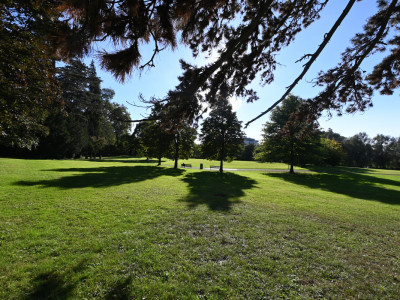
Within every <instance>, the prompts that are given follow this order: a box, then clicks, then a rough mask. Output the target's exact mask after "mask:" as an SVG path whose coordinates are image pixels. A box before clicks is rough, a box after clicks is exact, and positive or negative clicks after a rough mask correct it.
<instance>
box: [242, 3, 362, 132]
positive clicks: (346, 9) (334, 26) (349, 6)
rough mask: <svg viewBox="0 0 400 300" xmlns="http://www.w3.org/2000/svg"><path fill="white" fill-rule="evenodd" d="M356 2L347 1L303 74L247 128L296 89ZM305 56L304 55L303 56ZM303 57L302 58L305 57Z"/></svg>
mask: <svg viewBox="0 0 400 300" xmlns="http://www.w3.org/2000/svg"><path fill="white" fill-rule="evenodd" d="M355 2H356V0H350V1H349V3H347V6H346V7H345V9H344V10H343V12H342V13H341V15H340V16H339V18H338V19H337V20H336V22H335V24H334V25H333V26H332V28H331V30H330V31H329V32H328V34H326V35H325V36H324V40H323V42H322V44H321V45H320V46H319V47H318V49H317V51H315V52H314V54H312V55H311V58H310V60H309V61H308V62H307V63H306V64H305V67H304V69H303V71H302V72H301V74H300V75H299V76H298V77H297V78H296V79H295V80H294V81H293V83H292V84H291V85H290V86H289V87H288V89H287V90H286V92H285V93H284V94H283V95H282V97H281V98H280V99H279V100H278V101H276V102H275V103H274V104H272V105H271V106H270V107H269V108H268V109H267V110H266V111H263V112H262V113H261V114H259V115H258V116H257V117H255V118H254V119H252V120H250V121H248V122H247V123H246V124H245V128H247V126H249V125H250V124H251V123H253V122H254V121H256V120H258V119H259V118H261V117H262V116H264V115H265V114H267V113H269V112H270V111H271V110H272V109H274V108H275V107H276V106H277V105H278V104H279V103H281V102H282V101H283V99H285V98H286V97H287V96H288V95H289V94H290V92H291V91H292V90H293V89H294V87H295V86H296V85H297V84H298V83H299V81H300V80H301V79H302V78H303V77H304V75H305V74H306V73H307V71H308V70H309V69H310V67H311V65H312V64H313V63H314V62H315V60H316V59H317V58H318V56H319V55H320V54H321V52H322V50H324V48H325V46H326V45H327V44H328V43H329V41H330V39H331V38H332V36H333V34H334V33H335V31H336V30H337V29H338V28H339V26H340V24H341V23H342V21H343V20H344V19H345V18H346V16H347V14H348V13H349V11H350V9H351V8H352V6H353V5H354V3H355ZM303 58H304V57H303ZM303 58H302V59H303Z"/></svg>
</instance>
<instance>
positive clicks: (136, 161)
mask: <svg viewBox="0 0 400 300" xmlns="http://www.w3.org/2000/svg"><path fill="white" fill-rule="evenodd" d="M87 161H90V162H104V163H106V162H112V163H116V162H119V163H127V164H158V159H149V160H147V159H145V158H144V159H115V158H102V159H94V160H90V159H88V160H87ZM164 162H166V161H165V160H161V163H164Z"/></svg>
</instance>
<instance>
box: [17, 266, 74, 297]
mask: <svg viewBox="0 0 400 300" xmlns="http://www.w3.org/2000/svg"><path fill="white" fill-rule="evenodd" d="M33 283H34V285H35V287H34V289H33V291H32V292H31V293H30V294H29V295H27V296H26V297H25V299H68V298H69V296H70V294H71V292H72V291H73V290H74V288H75V284H73V283H67V282H66V280H65V278H63V276H62V275H60V274H57V273H55V272H45V273H41V274H39V275H38V276H36V277H35V279H34V280H33Z"/></svg>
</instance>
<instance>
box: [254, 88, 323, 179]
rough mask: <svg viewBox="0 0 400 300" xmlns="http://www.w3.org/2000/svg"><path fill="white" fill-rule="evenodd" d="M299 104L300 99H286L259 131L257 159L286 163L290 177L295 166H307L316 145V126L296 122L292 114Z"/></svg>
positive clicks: (300, 102) (292, 97)
mask: <svg viewBox="0 0 400 300" xmlns="http://www.w3.org/2000/svg"><path fill="white" fill-rule="evenodd" d="M303 101H304V100H302V99H301V98H300V97H297V96H293V95H289V96H288V97H287V98H285V100H283V102H282V104H281V106H278V107H276V108H274V110H273V111H272V114H271V119H270V122H267V123H266V124H265V127H264V129H263V141H262V145H261V146H260V147H259V148H258V155H257V159H259V160H262V161H284V162H287V163H289V164H290V173H294V165H295V163H300V164H304V163H306V162H307V160H308V159H309V157H310V154H311V153H312V149H313V148H314V146H315V143H316V137H317V124H316V123H314V122H310V123H307V122H304V121H302V120H298V119H296V116H295V114H296V113H297V111H298V109H299V107H300V106H301V105H302V103H303Z"/></svg>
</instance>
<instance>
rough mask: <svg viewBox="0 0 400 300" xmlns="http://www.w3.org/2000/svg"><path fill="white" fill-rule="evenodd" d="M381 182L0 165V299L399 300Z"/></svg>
mask: <svg viewBox="0 0 400 300" xmlns="http://www.w3.org/2000/svg"><path fill="white" fill-rule="evenodd" d="M164 164H165V163H164ZM206 167H207V166H206ZM227 168H228V166H227ZM267 168H268V167H267ZM391 174H392V175H382V174H379V173H376V174H375V173H374V172H367V173H362V172H361V171H360V172H357V173H340V174H339V173H338V174H329V173H323V172H322V173H309V174H295V175H290V174H286V173H265V172H263V171H258V172H250V171H247V172H246V171H239V172H227V173H225V174H219V173H218V172H208V171H200V170H195V169H178V170H174V169H172V168H167V167H155V166H154V165H153V163H147V164H146V163H143V161H141V160H136V161H135V160H133V159H132V160H127V159H126V160H123V159H120V160H118V159H110V160H105V161H79V160H76V161H74V160H18V159H1V158H0V287H1V288H0V299H21V298H22V299H66V298H73V299H85V298H87V299H93V298H99V299H130V298H134V299H144V298H146V299H154V298H161V299H165V298H171V299H177V298H181V299H182V298H191V299H197V298H199V299H216V298H219V299H226V298H245V299H260V298H263V297H265V298H291V299H293V298H327V299H332V298H333V299H337V298H350V299H351V298H362V299H390V298H391V299H398V296H399V294H400V231H399V229H400V176H396V175H400V172H396V171H392V173H391Z"/></svg>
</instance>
